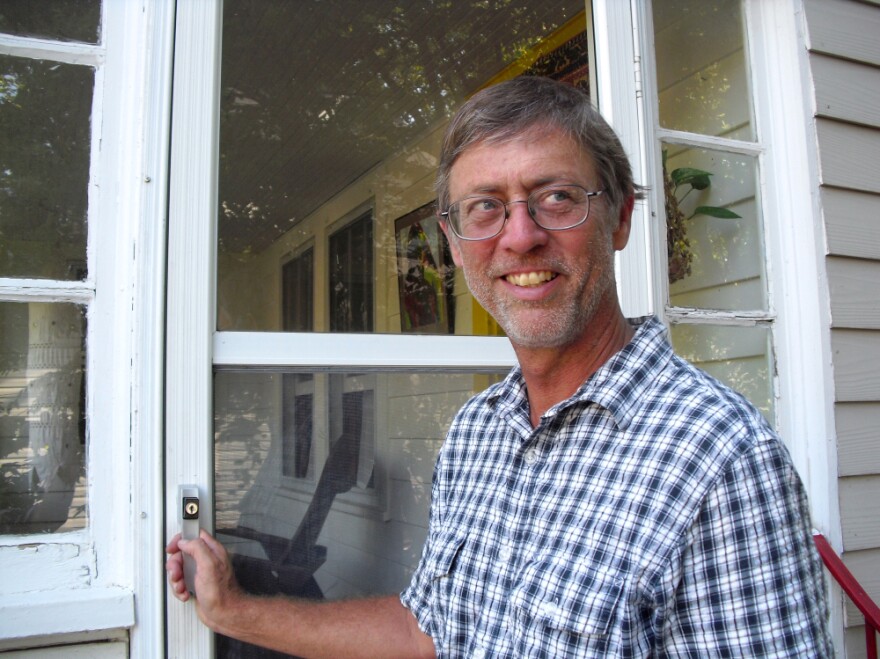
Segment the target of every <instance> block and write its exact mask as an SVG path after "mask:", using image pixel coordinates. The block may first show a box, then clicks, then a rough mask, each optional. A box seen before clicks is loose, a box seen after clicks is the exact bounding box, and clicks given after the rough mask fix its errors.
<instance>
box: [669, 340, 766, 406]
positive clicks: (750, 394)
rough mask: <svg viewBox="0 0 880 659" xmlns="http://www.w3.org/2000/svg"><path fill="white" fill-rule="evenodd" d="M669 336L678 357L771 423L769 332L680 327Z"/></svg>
mask: <svg viewBox="0 0 880 659" xmlns="http://www.w3.org/2000/svg"><path fill="white" fill-rule="evenodd" d="M670 334H671V337H672V345H673V347H674V348H675V351H676V352H677V353H678V354H679V355H681V356H682V357H684V358H685V359H687V360H688V361H690V362H691V363H693V364H695V365H696V366H699V367H700V368H702V369H703V370H704V371H707V372H708V373H709V374H710V375H713V376H714V377H716V378H718V379H719V380H721V381H722V382H724V383H725V384H727V385H728V386H730V387H732V388H733V389H734V390H736V391H738V392H739V393H741V394H743V395H744V396H745V397H746V398H748V399H749V400H750V401H751V402H752V403H753V404H754V405H755V406H756V407H757V408H758V409H759V410H761V412H762V413H763V414H764V417H765V418H766V419H767V420H768V421H769V422H770V423H774V418H773V415H774V408H773V400H774V399H773V383H772V381H771V373H772V372H773V370H772V365H773V351H772V348H771V347H770V330H769V328H766V327H729V326H720V325H684V324H682V325H673V326H672V328H671V331H670Z"/></svg>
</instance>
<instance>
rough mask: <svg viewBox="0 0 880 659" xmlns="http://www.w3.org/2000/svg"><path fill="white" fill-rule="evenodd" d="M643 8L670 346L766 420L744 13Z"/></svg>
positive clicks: (768, 388) (765, 301) (722, 7)
mask: <svg viewBox="0 0 880 659" xmlns="http://www.w3.org/2000/svg"><path fill="white" fill-rule="evenodd" d="M652 8H653V15H652V25H653V37H654V39H653V40H654V44H655V49H656V63H657V64H656V88H657V92H658V94H657V99H658V100H657V117H658V124H659V125H658V126H657V128H656V135H657V138H658V143H659V146H658V147H657V148H658V149H659V152H660V156H659V161H660V164H661V166H662V172H661V174H660V176H659V177H658V180H661V181H662V182H663V188H662V191H663V207H664V209H665V219H666V250H667V268H668V270H667V284H666V286H665V287H664V288H665V289H666V290H668V297H667V300H666V305H665V315H666V318H667V320H668V321H669V323H670V326H671V335H672V342H673V345H674V347H675V349H676V350H677V352H679V354H681V355H682V356H684V357H686V358H687V359H689V360H690V361H692V362H694V363H695V364H697V365H698V366H701V367H702V368H704V369H705V370H707V371H709V372H710V373H712V374H713V375H715V376H716V377H718V378H719V379H720V380H722V381H724V382H727V383H728V384H729V385H731V386H732V387H733V388H734V389H736V390H738V391H740V392H741V393H743V394H745V395H746V396H747V397H748V398H749V399H750V400H751V401H752V402H753V403H754V404H755V405H757V406H758V408H759V409H761V411H762V412H763V413H764V415H765V416H766V417H767V418H768V419H769V420H770V421H771V422H775V409H774V402H775V399H776V396H775V391H774V382H773V378H774V372H773V365H774V360H775V357H774V352H773V340H772V334H771V329H772V325H773V321H774V319H775V314H774V312H773V310H772V307H771V304H770V299H769V291H768V282H767V278H766V271H767V268H766V259H767V251H766V248H765V244H764V243H765V241H764V219H763V210H762V195H761V193H760V180H761V172H760V167H761V165H760V156H761V154H762V153H763V151H764V147H763V146H762V144H761V143H760V142H759V141H758V135H757V130H756V127H755V120H754V109H753V102H752V94H751V90H750V84H749V58H748V52H749V48H748V43H747V38H746V29H745V20H744V16H743V10H742V6H741V4H740V3H739V2H727V1H722V0H715V1H713V2H703V3H699V4H697V5H695V4H693V3H689V2H684V1H682V0H655V1H654V2H653V4H652ZM657 188H658V189H659V188H660V186H659V185H658V186H657Z"/></svg>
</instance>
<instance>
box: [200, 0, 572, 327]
mask: <svg viewBox="0 0 880 659" xmlns="http://www.w3.org/2000/svg"><path fill="white" fill-rule="evenodd" d="M223 11H224V17H223V61H222V72H221V98H220V162H219V191H218V209H219V217H218V232H217V233H218V252H217V253H218V269H217V308H218V318H217V322H218V329H220V330H223V331H225V330H259V331H280V330H282V326H283V324H284V323H283V320H282V314H281V311H280V310H279V308H278V306H279V304H278V301H279V300H281V299H282V292H281V291H279V286H280V282H281V279H282V277H281V275H280V272H279V269H280V263H282V262H283V261H284V260H285V259H284V257H285V255H290V254H299V253H301V252H302V251H303V250H304V249H305V247H306V245H313V248H314V269H315V270H314V276H315V281H316V285H315V286H314V300H313V301H312V304H314V323H313V326H312V327H309V328H308V330H309V331H311V330H314V331H318V332H326V331H331V332H400V331H419V332H422V333H429V332H430V333H435V332H436V333H448V332H449V331H450V325H451V324H453V322H454V324H453V325H452V326H453V329H454V330H455V332H456V333H458V334H471V333H476V334H480V333H487V331H489V330H490V328H493V325H492V324H491V323H489V322H487V321H486V320H485V318H483V317H482V315H484V312H482V310H480V309H479V308H478V307H476V306H475V305H474V303H473V300H472V299H471V297H470V296H469V294H468V293H467V291H466V288H465V286H464V282H463V280H462V279H461V277H454V288H455V290H454V293H453V294H451V295H449V296H448V297H447V296H445V295H444V292H442V291H441V293H440V295H441V297H440V298H438V299H434V300H431V299H428V300H421V299H416V296H417V295H420V294H424V295H426V296H429V297H430V296H434V297H435V298H436V297H437V295H438V292H437V290H436V287H431V286H421V287H417V288H416V289H414V288H410V289H408V290H407V291H406V292H404V294H403V297H401V291H400V290H399V286H400V285H401V278H400V277H399V273H398V271H397V267H398V264H399V259H398V258H397V256H398V252H397V249H398V238H399V236H398V235H397V232H396V226H395V223H396V222H397V221H398V220H400V219H401V218H406V217H409V216H410V214H411V213H412V212H413V211H415V210H417V209H420V208H423V207H425V206H426V205H427V206H428V207H429V208H431V207H432V206H433V198H434V197H433V193H432V184H433V179H434V174H435V168H436V164H437V157H438V154H439V140H440V135H441V134H442V131H443V128H444V125H445V122H446V121H447V119H448V117H449V116H450V115H451V113H452V112H453V111H454V110H455V109H457V108H458V106H459V105H460V103H461V102H462V101H463V100H464V99H465V98H467V97H468V96H469V95H471V94H472V93H474V92H475V91H476V90H478V89H479V88H480V87H482V86H483V85H485V84H488V83H490V82H492V81H495V80H501V79H505V78H510V77H513V76H515V75H519V74H542V75H551V76H555V77H557V78H562V79H566V80H568V81H570V82H573V83H575V84H578V85H580V86H584V87H586V88H589V72H588V66H587V42H586V33H585V29H586V19H585V14H584V3H583V0H552V1H549V2H548V1H545V0H542V1H541V2H538V1H537V0H512V2H505V3H482V2H480V3H470V2H468V3H461V2H445V3H403V4H400V5H399V6H397V5H395V4H394V3H361V4H357V5H356V6H355V5H353V4H352V3H351V2H349V1H348V0H327V1H325V2H313V3H291V2H283V1H277V0H276V1H274V2H269V1H261V2H253V1H251V2H245V1H237V2H226V3H224V10H223ZM366 207H370V208H371V209H372V226H371V228H370V229H371V237H370V241H371V242H370V245H369V247H370V249H371V250H372V254H371V255H370V256H369V257H367V256H364V257H363V258H359V260H358V262H357V263H355V262H354V261H352V262H350V263H344V262H343V260H342V259H341V258H339V259H338V258H337V255H338V254H340V252H339V250H338V249H336V248H335V247H333V246H331V245H330V244H329V243H330V241H331V234H333V233H335V232H336V231H337V230H338V229H339V227H340V224H341V223H343V222H344V221H345V220H347V219H350V218H352V217H354V216H353V215H352V214H353V213H355V212H356V211H357V210H359V209H362V208H366ZM423 228H424V227H423ZM352 258H354V257H353V256H352ZM346 268H347V269H348V271H347V272H342V271H341V270H342V269H346ZM358 268H363V272H361V273H360V274H359V275H356V274H355V272H354V271H355V270H356V269H358ZM368 268H372V270H368ZM340 276H341V277H343V278H344V279H346V282H343V283H342V285H341V286H340V285H339V280H338V277H340ZM404 283H405V282H404ZM349 284H351V285H354V286H355V288H347V287H348V286H349ZM285 299H286V298H285ZM402 300H403V301H404V302H405V303H406V304H408V305H410V306H409V308H408V309H404V310H403V315H404V317H402V316H401V313H402V312H401V308H400V304H401V302H402ZM450 302H451V303H452V304H453V306H452V307H450V308H448V309H445V310H441V309H439V307H438V306H437V305H438V303H439V304H443V305H445V304H448V303H450ZM287 304H288V306H291V305H290V303H289V301H287ZM413 318H415V323H413V322H411V321H412V320H413Z"/></svg>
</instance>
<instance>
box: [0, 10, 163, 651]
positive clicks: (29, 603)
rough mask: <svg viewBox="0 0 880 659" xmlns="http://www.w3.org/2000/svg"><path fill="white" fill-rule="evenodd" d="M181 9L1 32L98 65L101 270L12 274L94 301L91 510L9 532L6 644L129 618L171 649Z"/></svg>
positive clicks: (146, 639)
mask: <svg viewBox="0 0 880 659" xmlns="http://www.w3.org/2000/svg"><path fill="white" fill-rule="evenodd" d="M169 10H173V6H172V5H170V4H168V3H166V4H165V6H158V5H150V6H141V5H140V3H131V2H124V3H123V2H110V1H107V2H104V3H103V7H102V19H101V31H100V34H101V37H100V41H99V43H97V44H83V43H73V42H61V41H54V40H51V39H38V38H19V37H11V36H0V53H3V54H5V55H11V56H15V57H25V58H35V59H45V60H50V61H58V62H64V63H68V64H75V65H84V66H90V67H94V68H95V72H96V73H95V87H94V92H93V105H92V117H91V153H90V163H91V164H90V172H89V184H88V185H89V189H88V240H87V260H88V278H87V279H86V280H85V281H77V282H56V281H44V280H29V279H8V278H7V279H0V300H4V301H18V302H51V303H60V302H71V303H76V304H81V305H84V306H86V308H87V314H88V329H87V336H86V354H87V373H86V378H87V385H86V386H87V394H86V416H87V419H88V430H87V433H88V438H87V453H86V460H87V465H86V469H87V487H88V524H87V527H86V528H85V529H82V530H79V531H74V532H67V533H54V534H47V535H30V536H4V537H2V538H0V562H2V564H3V566H4V567H3V573H4V581H3V585H2V586H0V589H2V592H3V597H2V600H0V649H9V648H15V647H30V646H34V645H40V644H57V643H61V642H65V641H75V640H78V641H81V640H94V639H99V638H115V639H118V638H123V637H124V636H125V634H126V633H128V632H130V636H129V640H130V645H129V649H130V654H131V656H132V657H155V656H161V654H162V652H163V648H164V633H163V632H164V630H163V616H162V608H161V607H162V604H163V598H162V596H161V592H162V583H163V581H164V575H163V574H162V569H161V565H158V564H157V556H156V551H157V549H156V548H158V547H160V546H161V540H162V537H163V533H162V531H163V529H162V526H161V515H162V506H161V498H160V495H161V491H162V490H161V488H162V484H161V480H160V478H159V474H161V468H162V463H161V458H160V456H161V421H162V419H161V398H160V397H158V396H157V395H156V394H157V392H158V391H161V386H162V362H161V337H162V330H163V325H164V322H163V320H164V313H163V308H164V300H163V297H164V253H165V244H164V194H165V193H164V187H163V186H162V185H161V184H158V185H157V184H155V183H153V184H152V185H151V184H150V183H151V182H153V181H157V182H158V181H162V180H163V178H164V170H165V164H164V163H166V162H167V152H166V146H165V145H166V142H165V140H166V139H167V135H168V108H169V107H170V104H169V100H170V96H169V93H168V92H169V91H170V87H169V82H170V76H169V74H170V62H171V59H170V56H171V46H172V41H171V39H170V37H171V29H170V28H171V26H172V25H173V22H172V21H173V13H172V11H169ZM46 183H47V185H51V182H50V181H47V182H46ZM141 264H144V265H143V266H142V265H141ZM157 342H158V344H159V345H157ZM111 475H112V476H111ZM133 492H136V493H137V495H133ZM135 593H137V594H138V597H137V598H135ZM135 620H138V621H139V625H138V627H137V629H134V624H135Z"/></svg>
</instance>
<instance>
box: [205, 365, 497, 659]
mask: <svg viewBox="0 0 880 659" xmlns="http://www.w3.org/2000/svg"><path fill="white" fill-rule="evenodd" d="M500 377H502V376H501V375H497V376H496V375H492V376H490V375H485V374H482V375H481V374H473V373H440V374H438V373H431V374H428V373H412V372H406V373H393V372H392V373H389V372H375V373H338V372H332V373H326V372H285V373H277V372H254V371H231V370H222V371H218V372H217V373H216V375H215V379H214V391H215V399H214V410H215V412H214V414H215V417H214V464H215V475H214V478H215V497H216V511H215V512H216V528H217V533H218V538H220V540H221V541H222V542H223V543H224V544H225V545H226V546H227V547H228V548H229V549H230V551H231V552H232V553H233V555H234V558H233V562H234V565H235V569H236V574H237V576H238V577H239V579H240V580H241V581H242V583H243V586H244V587H245V588H246V589H248V590H251V591H253V592H259V593H265V594H270V593H285V594H288V595H297V596H303V597H312V598H328V599H329V598H334V599H335V598H342V597H351V596H358V595H369V594H380V593H381V594H387V593H393V592H399V591H400V590H401V589H402V588H403V587H404V586H405V585H406V583H408V581H409V578H410V575H411V574H412V571H413V569H414V568H415V566H416V564H417V563H418V559H419V556H420V554H421V549H422V544H423V543H424V540H425V536H426V533H427V523H428V504H429V499H430V490H431V475H432V471H433V466H434V460H435V458H436V455H437V452H438V451H439V449H440V446H441V445H442V443H443V439H444V437H445V434H446V430H447V429H448V427H449V424H450V422H451V421H452V418H453V416H454V415H455V413H456V412H457V411H458V409H459V408H460V407H461V405H463V404H464V402H465V401H466V400H467V399H468V398H470V397H471V396H472V395H474V394H475V393H476V392H478V391H480V390H482V389H484V388H485V387H487V386H488V385H489V384H490V383H491V382H494V381H497V380H498V379H499V378H500ZM307 414H310V415H311V420H310V421H306V419H305V416H304V415H307ZM291 425H292V426H293V427H291ZM298 459H301V460H302V462H301V463H300V462H298ZM238 651H240V647H239V644H237V643H234V642H231V641H229V640H228V639H223V638H219V639H218V656H220V657H232V656H241V655H238V654H236V652H238ZM248 656H262V655H248Z"/></svg>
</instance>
